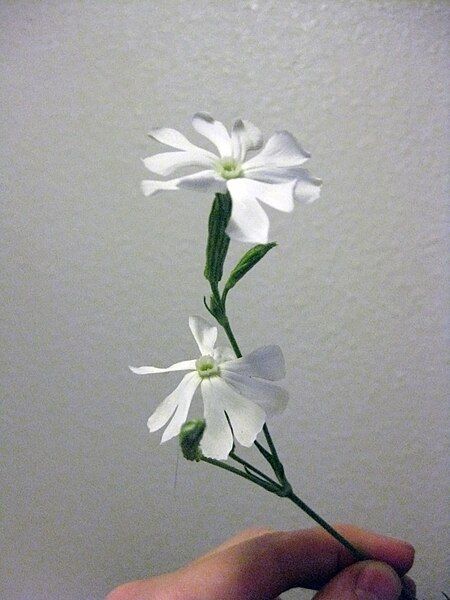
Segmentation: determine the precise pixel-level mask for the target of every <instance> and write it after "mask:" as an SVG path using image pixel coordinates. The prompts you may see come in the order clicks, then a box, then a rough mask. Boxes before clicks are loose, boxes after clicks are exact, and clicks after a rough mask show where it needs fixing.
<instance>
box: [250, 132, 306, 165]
mask: <svg viewBox="0 0 450 600" xmlns="http://www.w3.org/2000/svg"><path fill="white" fill-rule="evenodd" d="M309 157H310V154H309V153H308V152H306V151H305V150H303V148H302V147H301V146H300V144H299V143H298V142H297V140H296V139H295V138H294V136H293V135H292V134H290V133H289V132H288V131H279V132H277V133H274V134H273V136H272V137H271V138H269V139H268V141H267V144H266V145H265V146H264V148H263V149H262V150H261V152H260V153H259V154H257V155H256V156H254V157H253V158H251V159H250V160H248V161H247V162H246V163H244V164H243V169H244V171H245V172H248V170H249V169H253V168H256V167H264V166H273V167H294V166H298V165H301V164H302V163H304V162H305V161H306V160H308V158H309Z"/></svg>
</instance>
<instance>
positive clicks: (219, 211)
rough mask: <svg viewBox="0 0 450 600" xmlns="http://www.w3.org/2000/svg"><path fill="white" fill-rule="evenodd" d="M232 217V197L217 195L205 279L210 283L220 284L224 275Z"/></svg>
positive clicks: (209, 227) (209, 223)
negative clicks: (227, 232)
mask: <svg viewBox="0 0 450 600" xmlns="http://www.w3.org/2000/svg"><path fill="white" fill-rule="evenodd" d="M230 215H231V196H230V194H229V193H228V192H226V193H225V194H216V196H215V198H214V202H213V205H212V208H211V212H210V215H209V221H208V243H207V246H206V265H205V272H204V273H205V277H206V279H207V280H208V281H209V282H210V283H218V282H219V281H220V280H221V279H222V275H223V263H224V262H225V257H226V255H227V252H228V246H229V243H230V238H229V237H228V235H227V234H226V233H225V229H226V228H227V225H228V221H229V220H230Z"/></svg>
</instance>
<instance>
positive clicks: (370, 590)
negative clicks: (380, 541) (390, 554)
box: [313, 561, 402, 600]
mask: <svg viewBox="0 0 450 600" xmlns="http://www.w3.org/2000/svg"><path fill="white" fill-rule="evenodd" d="M401 591H402V584H401V581H400V578H399V577H398V575H397V574H396V573H395V571H394V570H393V569H392V568H391V567H389V566H388V565H386V564H385V563H380V562H373V561H364V562H360V563H357V564H354V565H351V566H350V567H347V568H346V569H344V570H343V571H341V572H340V573H338V574H337V575H336V576H335V577H333V579H332V580H331V581H330V582H329V583H327V585H326V586H325V587H324V588H322V590H321V591H320V592H319V593H318V594H316V595H315V596H314V599H313V600H335V599H336V598H339V599H340V600H355V598H358V600H398V598H399V597H400V594H401Z"/></svg>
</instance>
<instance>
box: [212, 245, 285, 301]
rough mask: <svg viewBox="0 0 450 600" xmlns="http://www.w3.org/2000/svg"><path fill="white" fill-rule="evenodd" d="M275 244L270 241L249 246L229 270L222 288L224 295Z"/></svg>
mask: <svg viewBox="0 0 450 600" xmlns="http://www.w3.org/2000/svg"><path fill="white" fill-rule="evenodd" d="M276 245H277V243H276V242H270V243H269V244H258V245H257V246H254V247H253V248H250V250H249V251H248V252H246V253H245V254H244V256H243V257H242V258H241V260H240V261H239V262H238V264H237V265H236V266H235V267H234V269H233V270H232V271H231V274H230V276H229V277H228V281H227V283H226V284H225V288H224V290H223V292H224V295H225V296H226V294H227V293H228V292H229V290H231V288H233V287H234V286H235V285H236V284H237V282H238V281H239V280H240V279H242V278H243V277H244V275H246V274H247V273H248V272H249V271H250V269H253V267H254V266H255V265H256V264H257V263H259V261H260V260H261V259H262V258H263V257H264V256H265V255H266V254H267V252H269V250H271V249H272V248H273V247H274V246H276Z"/></svg>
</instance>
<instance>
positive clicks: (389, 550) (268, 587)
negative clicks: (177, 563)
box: [106, 525, 415, 600]
mask: <svg viewBox="0 0 450 600" xmlns="http://www.w3.org/2000/svg"><path fill="white" fill-rule="evenodd" d="M336 529H337V530H338V531H339V532H340V533H342V534H343V535H344V536H345V537H346V538H347V539H349V540H350V541H351V542H352V543H353V544H355V545H356V546H358V547H359V548H360V549H361V550H363V551H365V552H366V553H367V554H368V555H370V556H371V557H372V558H373V560H371V561H364V562H360V563H354V560H353V558H352V556H351V555H350V554H349V552H348V551H347V550H345V548H343V547H342V546H341V545H340V544H339V543H338V542H336V541H335V540H334V538H332V537H331V536H330V535H328V534H327V533H326V532H325V531H323V530H322V529H320V528H313V529H305V530H300V531H292V532H282V531H271V530H268V529H248V530H246V531H243V532H241V533H239V534H238V535H236V536H234V537H233V538H231V539H229V540H227V541H226V542H225V543H223V544H222V545H221V546H219V547H218V548H215V549H214V550H212V551H210V552H208V553H207V554H205V555H204V556H201V557H200V558H198V559H197V560H195V561H193V562H191V563H189V564H188V565H186V566H184V567H182V568H181V569H179V570H177V571H175V572H173V573H167V574H164V575H160V576H158V577H153V578H151V579H144V580H140V581H132V582H130V583H126V584H124V585H121V586H119V587H118V588H116V589H114V590H113V591H112V592H111V593H110V594H108V596H107V598H106V600H224V599H225V598H226V599H227V600H274V599H277V598H278V596H279V594H281V593H282V592H284V591H286V590H289V589H292V588H299V587H300V588H307V589H312V590H318V592H317V594H316V595H315V596H314V600H331V599H334V600H336V599H340V600H375V599H377V598H379V599H381V600H396V599H397V598H400V594H401V587H402V584H401V582H400V579H399V576H400V577H403V576H404V575H405V573H407V572H408V571H409V569H410V568H411V566H412V564H413V561H414V548H413V547H412V546H411V545H410V544H408V543H407V542H403V541H401V540H397V539H394V538H390V537H385V536H381V535H378V534H376V533H373V532H370V531H367V530H363V529H359V528H357V527H354V526H351V525H341V526H336ZM403 585H404V586H407V587H408V588H409V590H410V591H411V592H413V594H415V586H414V582H413V581H412V580H411V579H409V578H408V577H404V578H403Z"/></svg>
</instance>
